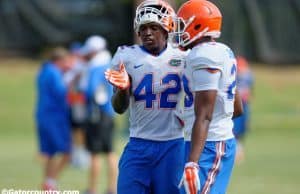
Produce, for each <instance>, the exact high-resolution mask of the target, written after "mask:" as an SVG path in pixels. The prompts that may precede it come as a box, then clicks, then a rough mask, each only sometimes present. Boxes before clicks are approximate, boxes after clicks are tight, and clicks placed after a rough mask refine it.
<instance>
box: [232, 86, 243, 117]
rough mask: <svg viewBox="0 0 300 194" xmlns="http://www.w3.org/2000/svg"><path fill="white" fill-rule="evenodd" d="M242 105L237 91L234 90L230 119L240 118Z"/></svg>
mask: <svg viewBox="0 0 300 194" xmlns="http://www.w3.org/2000/svg"><path fill="white" fill-rule="evenodd" d="M243 112H244V110H243V103H242V98H241V96H240V93H239V91H238V90H236V93H235V96H234V111H233V116H232V118H235V117H238V116H241V115H242V114H243Z"/></svg>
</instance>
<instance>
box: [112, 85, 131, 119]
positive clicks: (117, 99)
mask: <svg viewBox="0 0 300 194" xmlns="http://www.w3.org/2000/svg"><path fill="white" fill-rule="evenodd" d="M129 99H130V91H129V88H128V89H125V90H121V89H118V88H116V90H115V92H114V95H113V96H112V106H113V108H114V110H115V111H116V112H117V113H119V114H122V113H124V112H125V111H126V110H127V108H128V106H129Z"/></svg>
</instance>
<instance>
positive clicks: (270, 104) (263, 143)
mask: <svg viewBox="0 0 300 194" xmlns="http://www.w3.org/2000/svg"><path fill="white" fill-rule="evenodd" d="M139 2H140V1H131V0H51V1H49V0H0V89H1V92H0V189H3V188H14V189H39V188H40V183H41V179H42V175H43V174H42V166H41V162H40V161H39V159H38V147H37V139H36V130H35V124H34V107H35V101H36V90H35V79H36V74H37V71H38V69H39V67H40V64H41V63H42V62H43V61H44V60H45V58H47V53H48V52H49V51H50V50H51V49H52V48H54V47H56V46H60V45H62V46H65V47H66V48H68V47H69V46H70V44H71V43H72V42H74V41H79V42H81V43H83V42H84V41H85V40H86V38H87V37H89V36H90V35H101V36H103V37H105V38H106V40H107V43H108V48H109V50H110V51H111V52H112V53H114V52H115V51H116V49H117V47H118V46H120V45H131V44H134V42H135V40H136V38H135V35H134V31H133V17H134V12H135V8H136V5H137V4H138V3H139ZM169 2H170V3H171V4H172V5H173V6H174V7H178V6H179V5H180V4H181V3H183V2H185V1H183V0H173V1H171V0H170V1H169ZM213 2H215V3H216V5H218V7H219V8H220V10H221V12H222V14H223V26H222V28H223V31H222V36H221V38H220V40H219V41H221V42H224V43H226V44H227V45H229V46H230V47H231V48H232V49H233V51H234V53H235V54H236V55H239V56H243V57H244V58H245V59H247V61H248V62H249V65H250V68H251V70H252V72H253V79H254V82H253V83H254V84H253V89H252V94H251V102H250V108H251V109H250V110H251V114H250V124H249V131H248V133H247V134H246V136H245V137H244V139H243V144H244V154H245V155H244V158H243V162H241V163H239V164H237V165H236V166H235V169H234V172H233V177H232V180H231V183H230V187H229V191H228V193H230V194H250V193H251V194H253V193H255V194H283V193H284V194H298V193H299V190H300V186H299V183H300V182H299V181H300V168H299V162H300V152H299V150H298V148H299V147H300V122H299V118H300V101H299V99H300V90H299V86H300V38H299V33H300V1H299V0H226V1H221V0H214V1H213ZM116 123H117V126H116V133H115V138H114V143H115V146H114V147H115V150H116V152H117V154H118V155H120V153H121V151H122V149H123V147H124V145H125V143H126V141H127V139H128V136H127V130H128V129H127V119H126V116H120V115H117V116H116ZM101 169H102V171H101V177H102V178H101V179H100V181H99V191H104V189H105V188H104V187H105V186H104V185H105V184H106V182H107V180H106V176H105V174H106V166H105V163H103V166H102V168H101ZM87 176H88V175H87V171H86V170H84V169H76V168H74V167H72V166H70V167H68V168H67V170H66V171H65V172H64V173H63V174H62V176H61V178H60V188H61V189H69V190H71V189H72V190H74V189H75V190H80V191H83V190H84V189H85V186H86V182H87Z"/></svg>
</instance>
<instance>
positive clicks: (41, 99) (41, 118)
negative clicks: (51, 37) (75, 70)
mask: <svg viewBox="0 0 300 194" xmlns="http://www.w3.org/2000/svg"><path fill="white" fill-rule="evenodd" d="M71 67H72V62H71V60H70V58H69V53H68V51H67V50H65V49H63V48H56V49H54V50H53V52H52V55H51V57H50V60H49V61H47V62H46V63H44V64H43V65H42V67H41V68H40V70H39V73H38V75H37V104H36V127H37V134H38V135H37V136H38V140H39V148H40V152H41V153H42V155H43V156H44V158H45V166H44V180H43V185H42V189H43V190H57V178H58V176H59V175H60V173H61V171H62V170H63V168H64V167H65V166H66V164H67V163H68V162H69V159H70V151H71V126H70V118H69V110H68V104H67V85H66V84H65V83H64V80H63V75H64V73H65V72H67V71H68V70H69V69H70V68H71ZM59 154H61V157H58V158H57V157H56V156H57V155H59Z"/></svg>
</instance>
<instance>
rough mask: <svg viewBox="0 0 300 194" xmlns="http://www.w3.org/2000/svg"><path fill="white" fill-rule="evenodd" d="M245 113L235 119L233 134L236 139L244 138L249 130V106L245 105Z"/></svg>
mask: <svg viewBox="0 0 300 194" xmlns="http://www.w3.org/2000/svg"><path fill="white" fill-rule="evenodd" d="M243 109H244V112H243V114H242V115H241V116H239V117H237V118H234V119H233V134H234V136H235V137H236V138H242V137H243V136H244V135H245V134H246V133H247V130H248V128H249V127H248V124H249V123H248V122H249V105H248V103H243Z"/></svg>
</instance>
